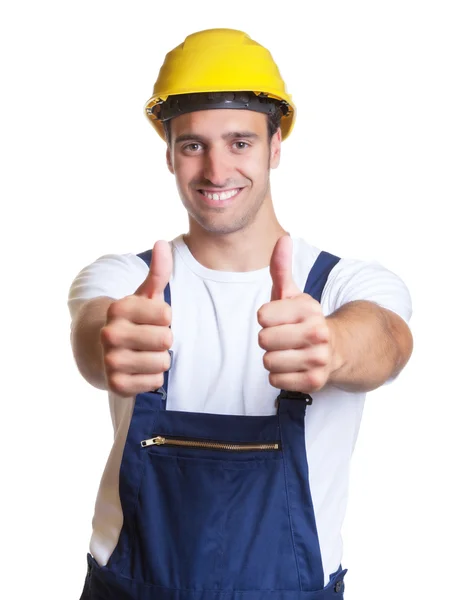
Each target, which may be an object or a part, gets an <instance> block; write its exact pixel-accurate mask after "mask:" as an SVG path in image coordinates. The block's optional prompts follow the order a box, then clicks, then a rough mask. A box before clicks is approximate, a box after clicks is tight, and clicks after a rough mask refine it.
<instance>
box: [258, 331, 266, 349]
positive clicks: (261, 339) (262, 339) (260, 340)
mask: <svg viewBox="0 0 458 600" xmlns="http://www.w3.org/2000/svg"><path fill="white" fill-rule="evenodd" d="M258 344H259V346H260V347H261V348H262V349H263V350H267V332H266V331H265V330H264V329H261V331H260V332H259V333H258Z"/></svg>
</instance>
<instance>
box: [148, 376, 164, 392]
mask: <svg viewBox="0 0 458 600" xmlns="http://www.w3.org/2000/svg"><path fill="white" fill-rule="evenodd" d="M163 385H164V375H163V374H162V373H158V374H156V375H152V377H151V389H153V390H157V389H158V388H160V387H162V386H163Z"/></svg>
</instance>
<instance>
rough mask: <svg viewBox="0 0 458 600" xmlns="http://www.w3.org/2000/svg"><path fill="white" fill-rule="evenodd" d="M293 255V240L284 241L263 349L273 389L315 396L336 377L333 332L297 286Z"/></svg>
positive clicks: (265, 310) (275, 265)
mask: <svg viewBox="0 0 458 600" xmlns="http://www.w3.org/2000/svg"><path fill="white" fill-rule="evenodd" d="M292 250H293V243H292V239H291V238H290V237H289V236H283V237H281V238H280V239H279V240H278V242H277V244H276V245H275V248H274V251H273V253H272V258H271V262H270V274H271V277H272V295H271V301H270V302H268V303H267V304H264V305H263V306H261V308H260V309H259V311H258V322H259V324H260V325H261V327H262V329H261V331H260V332H259V345H260V347H261V348H262V349H263V350H266V352H265V354H264V358H263V361H264V367H265V368H266V369H267V371H269V382H270V384H271V385H272V386H274V387H276V388H279V389H284V390H288V391H291V392H303V393H310V392H315V391H317V390H319V389H321V388H322V387H323V386H324V385H325V384H326V382H327V380H328V378H329V375H330V373H331V354H332V353H331V344H330V341H331V340H330V338H331V332H330V329H329V326H328V324H327V322H326V318H325V317H324V315H323V312H322V310H321V305H320V303H319V302H317V301H316V300H315V299H314V298H312V297H311V296H309V295H308V294H304V293H303V292H302V290H300V289H299V288H298V287H297V285H296V284H295V283H294V280H293V275H292Z"/></svg>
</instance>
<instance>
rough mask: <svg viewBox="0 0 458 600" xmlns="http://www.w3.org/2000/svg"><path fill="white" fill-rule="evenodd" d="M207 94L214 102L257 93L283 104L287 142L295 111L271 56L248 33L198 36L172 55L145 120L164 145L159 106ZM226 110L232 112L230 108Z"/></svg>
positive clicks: (225, 31) (202, 33)
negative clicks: (231, 94) (178, 98)
mask: <svg viewBox="0 0 458 600" xmlns="http://www.w3.org/2000/svg"><path fill="white" fill-rule="evenodd" d="M205 92H210V93H211V92H216V93H214V94H212V96H213V97H215V96H221V95H223V94H218V93H219V92H254V93H255V94H256V96H257V97H258V98H259V102H263V101H264V102H265V99H267V98H272V99H273V100H276V101H279V103H280V105H281V107H282V117H281V122H280V128H281V132H282V138H283V139H286V138H287V137H288V135H289V134H290V133H291V130H292V128H293V125H294V121H295V117H296V108H295V106H294V104H293V101H292V98H291V96H290V95H289V94H288V93H287V91H286V86H285V83H284V81H283V79H282V77H281V75H280V72H279V70H278V67H277V65H276V64H275V62H274V60H273V58H272V56H271V54H270V52H269V51H268V50H267V49H266V48H264V47H263V46H261V45H260V44H258V43H257V42H255V41H254V40H252V39H251V38H250V37H249V36H248V35H247V34H246V33H244V32H243V31H237V30H235V29H206V30H205V31H198V32H197V33H193V34H191V35H189V36H188V37H187V38H186V39H185V41H184V42H183V43H182V44H180V45H179V46H177V47H176V48H174V49H173V50H171V51H170V52H169V53H168V54H167V56H166V57H165V60H164V64H163V65H162V67H161V70H160V72H159V76H158V78H157V81H156V83H155V85H154V91H153V95H152V96H151V98H150V99H149V100H148V102H147V104H146V105H145V112H146V116H147V117H148V119H149V120H150V121H151V123H152V125H153V126H154V128H155V129H156V131H157V132H158V134H159V135H160V136H161V138H162V139H164V140H165V132H164V127H163V124H162V121H161V117H160V105H161V104H163V103H165V101H166V100H167V98H169V96H176V95H180V94H199V93H205ZM213 102H214V98H213ZM227 106H228V107H229V108H230V107H231V106H230V105H229V104H227ZM217 107H218V105H215V104H214V105H213V108H217ZM232 107H233V108H234V107H235V108H242V107H243V106H241V105H239V106H232ZM208 108H210V107H208ZM194 110H198V108H194ZM252 110H258V108H256V107H255V108H252ZM262 112H267V111H265V110H263V111H262Z"/></svg>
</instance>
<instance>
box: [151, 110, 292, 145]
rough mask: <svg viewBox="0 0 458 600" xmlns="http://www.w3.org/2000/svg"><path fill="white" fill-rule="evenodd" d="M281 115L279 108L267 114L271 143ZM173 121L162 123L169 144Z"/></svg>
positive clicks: (268, 133)
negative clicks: (271, 113) (273, 112)
mask: <svg viewBox="0 0 458 600" xmlns="http://www.w3.org/2000/svg"><path fill="white" fill-rule="evenodd" d="M225 110H235V109H233V108H232V109H231V108H228V109H225ZM281 117H282V112H281V110H280V109H277V110H276V111H275V114H273V115H267V135H268V138H269V143H270V142H271V141H272V138H273V136H274V134H275V133H276V131H277V129H278V128H279V127H280V121H281ZM171 123H172V119H169V120H168V121H164V122H163V123H162V125H163V127H164V132H165V139H166V140H167V144H168V145H169V146H170V143H171V137H172V134H171Z"/></svg>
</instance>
